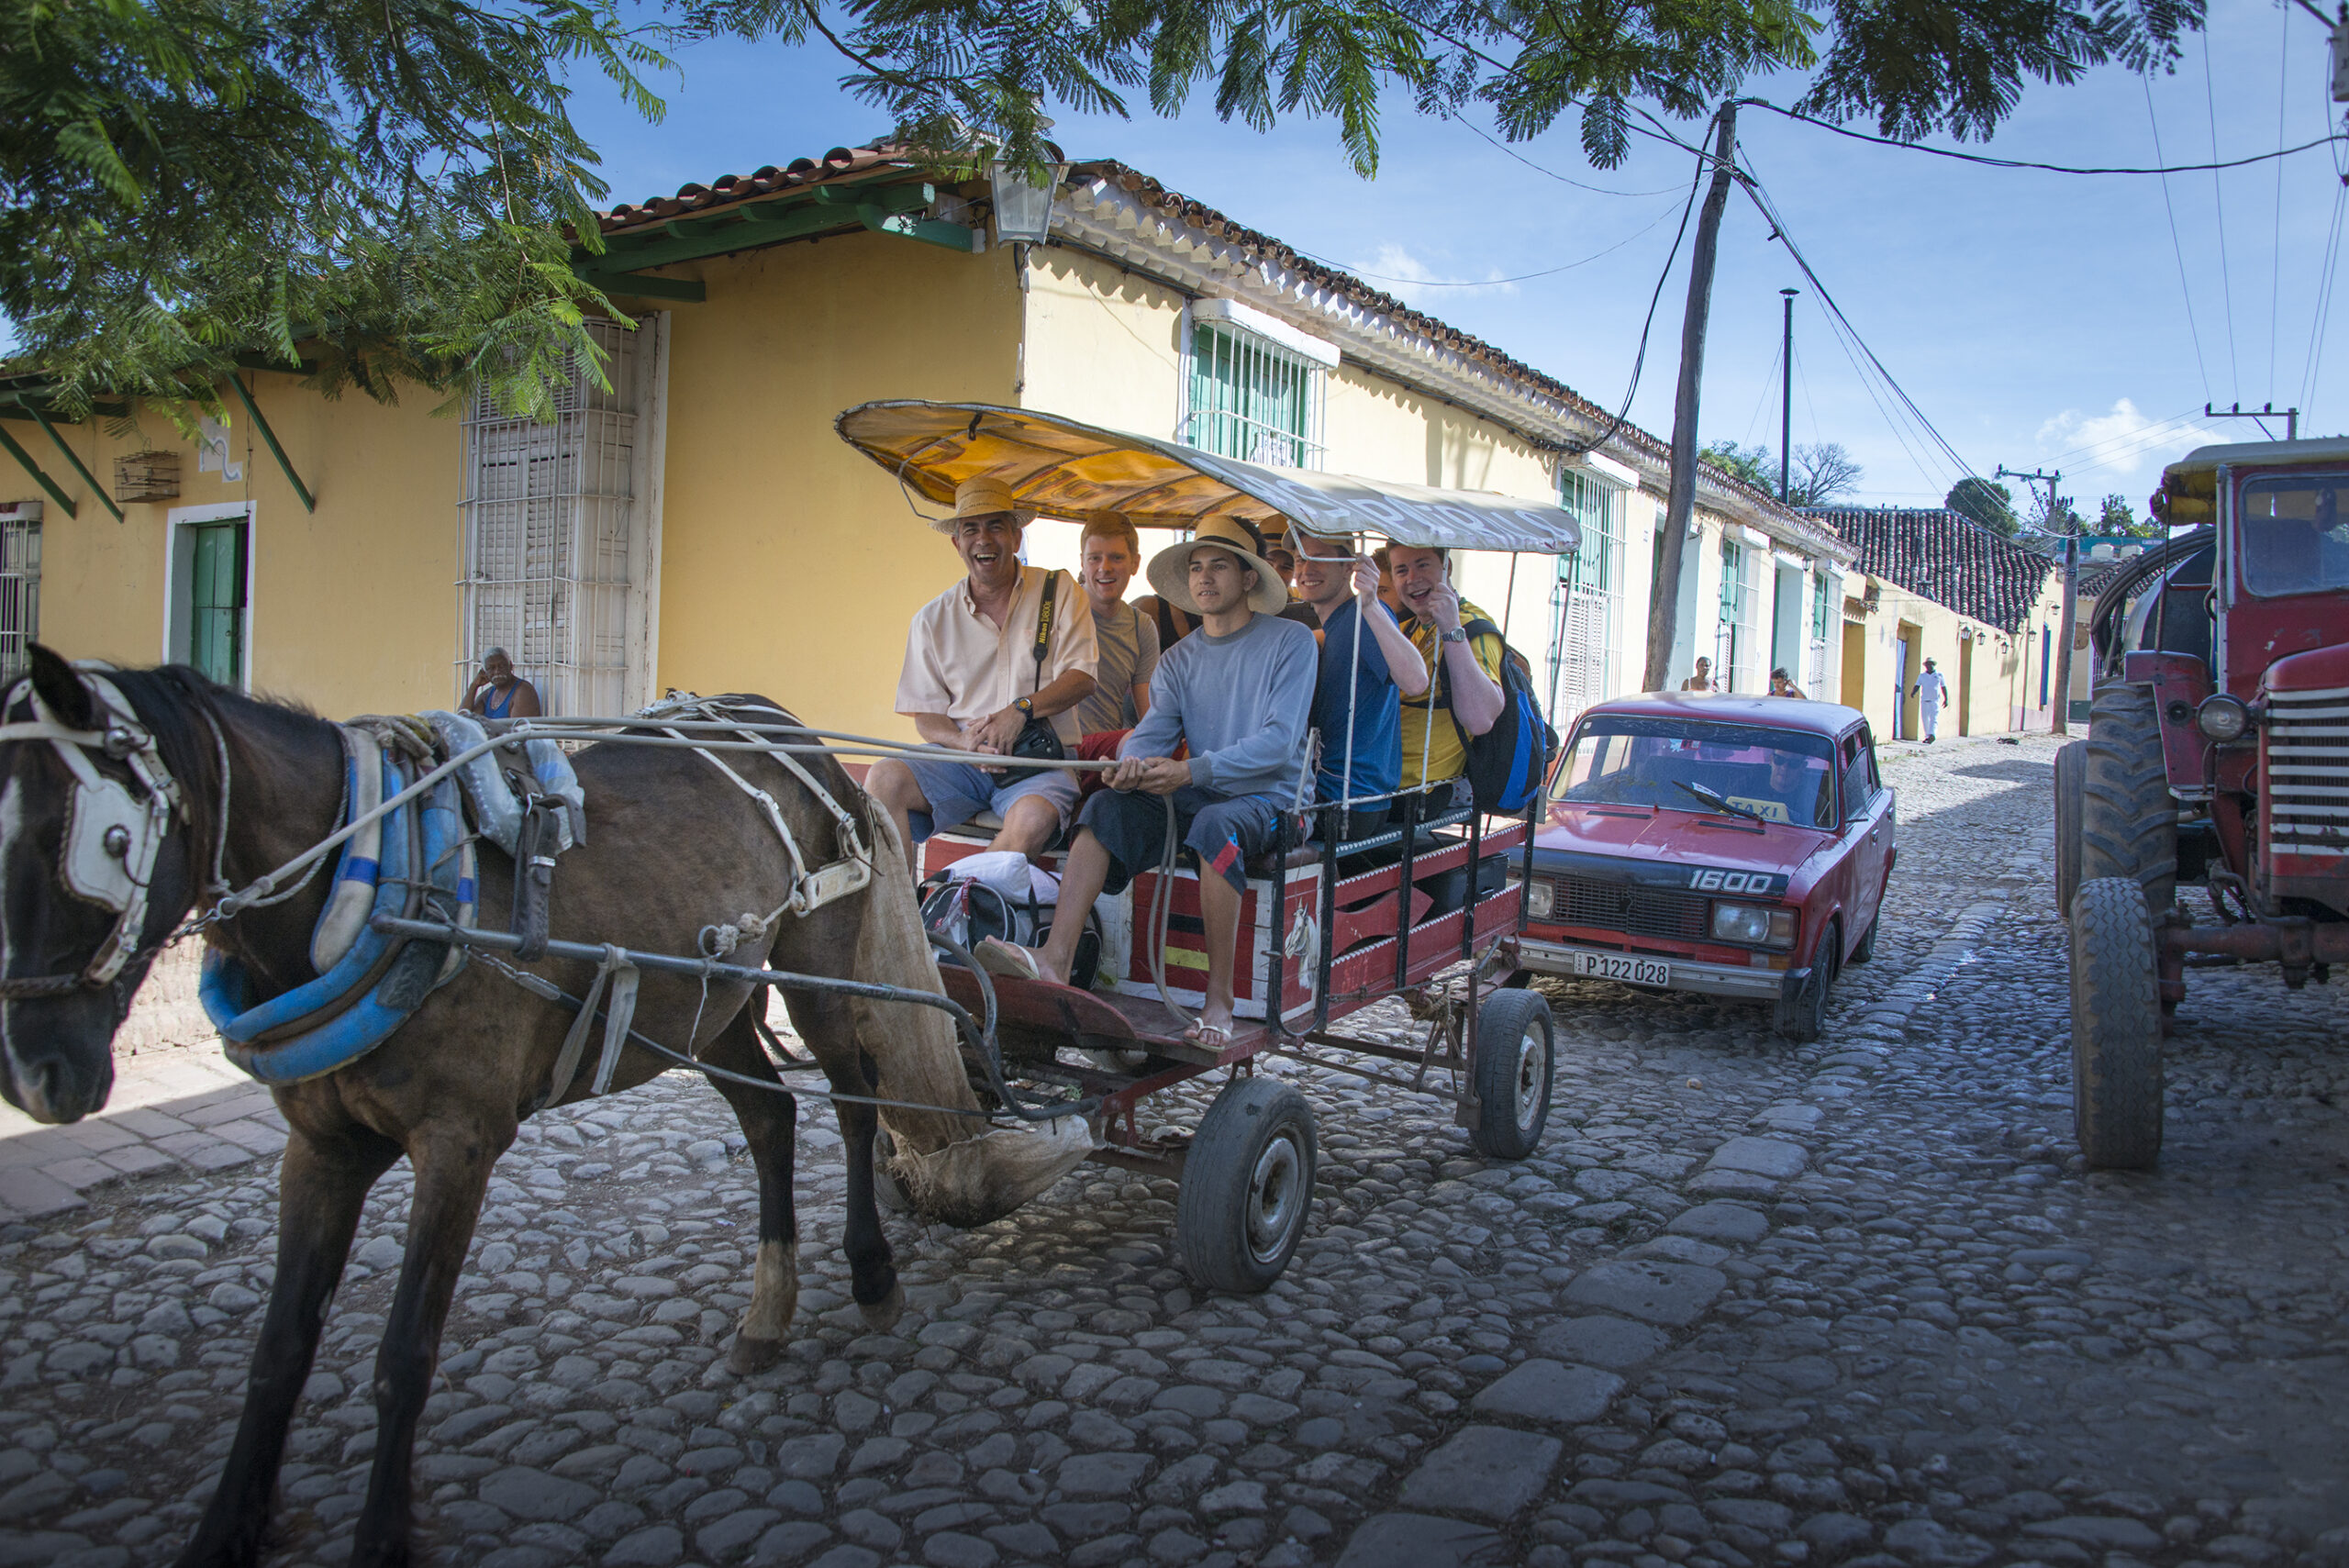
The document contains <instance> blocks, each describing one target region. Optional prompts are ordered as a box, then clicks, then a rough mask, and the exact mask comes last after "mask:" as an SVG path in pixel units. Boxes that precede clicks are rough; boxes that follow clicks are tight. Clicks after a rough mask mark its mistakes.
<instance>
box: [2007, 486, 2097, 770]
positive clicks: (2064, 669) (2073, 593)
mask: <svg viewBox="0 0 2349 1568" xmlns="http://www.w3.org/2000/svg"><path fill="white" fill-rule="evenodd" d="M1998 477H1999V478H2000V479H2020V480H2021V481H2022V482H2023V483H2024V484H2044V485H2046V486H2047V526H2048V527H2049V528H2054V526H2055V524H2056V517H2055V508H2056V506H2057V504H2058V503H2059V501H2060V499H2061V497H2059V496H2058V495H2056V494H2055V486H2056V485H2057V484H2059V483H2061V481H2062V480H2063V477H2064V471H2063V470H2062V469H2060V468H2059V469H2057V470H2056V471H2055V472H2054V473H2040V472H2039V471H2038V470H2036V469H2033V470H2032V472H2031V473H2019V472H2017V471H2016V470H2014V469H2011V468H2008V467H2007V466H2005V465H2004V464H2003V463H2002V464H2000V465H1999V468H1998ZM2079 619H2080V536H2079V534H2078V533H2077V531H2076V530H2074V529H2071V528H2065V530H2064V614H2063V617H2062V618H2061V619H2059V620H2058V621H2057V622H2056V627H2055V700H2054V702H2052V703H2050V704H2049V705H2048V714H2047V718H2048V723H2049V725H2050V726H2051V727H2052V728H2053V729H2054V733H2055V734H2058V735H2069V734H2070V733H2071V732H2072V638H2073V636H2074V634H2075V629H2076V628H2077V627H2078V625H2079Z"/></svg>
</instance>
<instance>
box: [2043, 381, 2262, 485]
mask: <svg viewBox="0 0 2349 1568" xmlns="http://www.w3.org/2000/svg"><path fill="white" fill-rule="evenodd" d="M2038 439H2039V450H2040V456H2041V459H2042V461H2043V462H2054V463H2055V464H2056V465H2057V466H2059V467H2061V468H2064V469H2066V470H2068V471H2070V472H2071V473H2080V474H2088V473H2101V474H2110V475H2114V476H2116V477H2126V476H2129V475H2132V474H2134V473H2137V472H2138V471H2139V470H2140V469H2142V468H2145V467H2147V466H2148V465H2149V464H2150V466H2151V467H2152V468H2154V470H2156V471H2158V470H2159V469H2160V468H2161V467H2163V466H2164V465H2165V464H2166V463H2168V462H2170V461H2171V460H2172V459H2174V458H2179V457H2183V456H2185V455H2186V454H2187V453H2188V451H2190V450H2193V449H2194V448H2196V447H2199V446H2202V445H2204V444H2205V443H2207V442H2210V441H2218V440H2225V439H2228V438H2226V437H2225V436H2222V435H2221V434H2219V433H2218V432H2217V431H2214V430H2211V429H2210V428H2208V427H2206V426H2204V425H2203V424H2202V422H2201V420H2200V419H2199V417H2192V416H2185V415H2181V416H2178V417H2175V418H2169V419H2150V418H2147V417H2145V415H2144V413H2143V411H2142V410H2140V409H2139V408H2138V406H2137V405H2136V404H2135V403H2133V402H2132V401H2130V400H2129V399H2128V398H2126V397H2124V398H2121V400H2120V401H2119V402H2117V403H2115V404H2114V405H2113V406H2112V409H2111V412H2110V413H2106V414H2091V415H2086V416H2083V415H2082V414H2081V413H2080V411H2079V410H2078V409H2076V408H2066V409H2065V410H2064V412H2062V413H2061V414H2058V415H2056V416H2055V417H2053V418H2051V419H2049V420H2047V421H2046V422H2045V423H2043V424H2042V425H2041V426H2040V427H2039V437H2038ZM2066 485H2067V487H2068V485H2069V474H2068V473H2067V475H2066Z"/></svg>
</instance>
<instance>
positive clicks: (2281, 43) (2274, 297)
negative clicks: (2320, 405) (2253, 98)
mask: <svg viewBox="0 0 2349 1568" xmlns="http://www.w3.org/2000/svg"><path fill="white" fill-rule="evenodd" d="M2277 14H2278V15H2279V16H2281V17H2283V26H2282V28H2280V29H2279V32H2280V37H2279V39H2278V40H2277V50H2276V55H2277V59H2276V145H2277V147H2278V148H2281V147H2282V146H2283V145H2284V106H2285V104H2286V103H2287V102H2288V100H2289V98H2290V97H2291V89H2292V8H2291V7H2290V6H2278V7H2277ZM2267 255H2268V273H2267V386H2268V390H2270V391H2271V392H2272V391H2274V390H2275V386H2276V322H2277V312H2278V311H2279V310H2280V309H2281V308H2282V303H2283V297H2284V161H2283V160H2282V159H2280V158H2279V159H2277V161H2276V232H2275V236H2274V238H2273V239H2272V240H2271V241H2270V245H2269V250H2268V253H2267Z"/></svg>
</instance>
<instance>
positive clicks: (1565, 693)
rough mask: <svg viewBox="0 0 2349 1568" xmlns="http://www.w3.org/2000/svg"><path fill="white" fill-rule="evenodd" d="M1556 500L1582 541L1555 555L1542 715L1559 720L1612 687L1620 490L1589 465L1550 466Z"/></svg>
mask: <svg viewBox="0 0 2349 1568" xmlns="http://www.w3.org/2000/svg"><path fill="white" fill-rule="evenodd" d="M1558 505H1559V506H1561V507H1563V508H1564V510H1565V511H1566V512H1567V513H1568V514H1569V515H1570V516H1572V517H1573V518H1574V519H1575V527H1576V528H1577V529H1579V530H1580V533H1581V537H1582V546H1581V548H1580V549H1579V550H1576V551H1575V553H1574V554H1572V555H1562V556H1560V557H1558V586H1557V590H1556V592H1555V595H1553V600H1552V613H1551V637H1550V712H1551V719H1550V722H1551V723H1552V724H1553V726H1555V727H1557V728H1564V726H1565V725H1566V724H1567V723H1568V722H1570V721H1571V720H1572V719H1573V718H1574V717H1575V715H1576V714H1578V713H1580V712H1582V710H1583V709H1585V708H1586V707H1588V706H1591V705H1592V704H1593V703H1598V702H1604V701H1606V700H1607V699H1608V698H1609V697H1611V696H1615V695H1619V691H1618V687H1619V684H1620V677H1621V672H1620V658H1619V656H1618V653H1617V649H1616V643H1617V642H1618V640H1619V639H1620V634H1621V629H1622V617H1623V573H1624V561H1623V510H1624V507H1623V492H1622V490H1621V489H1620V488H1619V487H1618V486H1616V485H1612V484H1607V483H1606V482H1605V481H1603V480H1600V479H1598V478H1596V477H1594V476H1593V475H1591V474H1589V473H1583V472H1581V471H1579V470H1576V469H1571V468H1564V469H1561V470H1559V472H1558Z"/></svg>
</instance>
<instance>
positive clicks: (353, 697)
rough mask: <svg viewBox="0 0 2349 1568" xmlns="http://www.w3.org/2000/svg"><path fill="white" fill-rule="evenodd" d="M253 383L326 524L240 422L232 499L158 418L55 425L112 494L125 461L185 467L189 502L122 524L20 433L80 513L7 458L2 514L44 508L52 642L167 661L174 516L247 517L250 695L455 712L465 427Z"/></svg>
mask: <svg viewBox="0 0 2349 1568" xmlns="http://www.w3.org/2000/svg"><path fill="white" fill-rule="evenodd" d="M247 382H248V384H249V385H250V384H254V383H256V382H257V383H258V384H259V385H258V398H257V400H258V402H259V403H260V405H261V409H262V415H263V416H264V417H266V418H267V419H268V420H269V423H270V426H271V428H273V429H274V430H275V431H276V432H277V437H278V439H279V440H280V441H281V442H283V443H284V447H285V451H286V456H287V457H288V458H289V459H290V460H291V461H292V462H293V464H294V467H295V472H296V473H299V474H300V475H301V476H302V479H303V482H304V483H305V484H307V485H309V487H310V489H311V492H312V494H313V495H315V496H316V497H317V503H318V508H317V512H316V513H315V514H313V513H310V512H306V511H305V510H304V509H303V506H302V504H301V502H300V501H299V500H298V499H297V498H296V497H295V493H294V490H293V488H292V486H291V485H289V484H287V483H286V481H285V479H284V475H283V474H282V473H280V472H279V470H278V467H277V464H276V462H275V461H274V460H273V458H272V457H271V456H270V453H269V450H268V449H267V447H266V446H265V445H264V444H263V443H262V439H261V438H260V436H259V434H258V433H257V432H256V431H255V430H254V429H253V428H252V423H251V421H250V419H249V418H247V417H245V414H244V411H243V409H242V407H241V406H236V407H235V408H234V416H233V422H232V423H231V425H230V427H229V432H228V437H229V447H230V451H229V457H230V460H231V461H232V462H240V463H241V464H242V465H243V472H242V475H241V478H240V479H239V481H237V482H235V483H230V482H228V481H227V480H225V479H224V478H223V475H222V473H220V472H217V471H216V472H213V473H204V472H200V470H199V467H198V462H197V452H196V449H195V444H194V443H192V442H190V441H188V440H186V439H184V438H183V437H182V436H181V435H180V434H179V432H178V430H177V429H176V428H174V427H173V425H172V423H171V421H169V420H168V419H165V418H163V417H161V416H159V415H155V414H152V413H150V414H147V415H145V416H144V417H142V418H141V420H140V424H139V429H138V430H136V431H134V432H132V433H131V434H129V435H128V436H117V435H115V434H113V433H111V432H110V431H109V430H108V429H107V428H106V423H105V422H104V421H103V420H95V421H91V422H89V423H85V424H83V425H81V426H78V427H72V428H64V427H61V428H60V434H61V435H62V436H64V438H65V439H66V440H67V441H68V442H69V443H71V445H72V448H73V450H74V451H75V453H76V454H77V455H78V456H79V457H80V458H81V459H82V461H83V463H84V464H86V465H87V466H88V467H89V469H90V470H91V472H92V473H95V474H97V475H98V476H99V478H100V479H101V480H102V481H103V482H106V484H109V485H110V484H112V483H113V479H114V464H115V460H116V458H117V457H119V456H122V455H125V454H127V453H131V452H137V451H140V450H149V449H159V450H173V451H177V452H178V453H179V454H180V495H179V497H178V498H177V499H175V500H170V501H156V502H148V503H137V504H131V505H128V506H125V507H124V508H123V510H124V513H125V516H124V517H123V520H122V521H120V522H117V521H116V520H115V518H114V516H113V514H111V513H110V512H108V511H107V510H106V507H105V506H104V505H103V504H101V503H100V502H99V500H98V499H97V497H96V496H95V495H92V494H91V493H90V491H89V487H88V486H87V485H85V484H83V483H82V481H81V480H80V478H79V476H77V475H76V474H75V473H73V471H72V466H71V465H70V464H68V463H66V462H65V461H64V460H63V458H62V457H61V456H60V454H59V453H58V451H57V450H56V449H55V448H54V447H53V446H51V445H50V443H49V441H48V439H47V438H46V437H44V436H42V435H41V434H40V432H39V428H38V427H36V426H34V425H32V424H30V423H29V422H19V421H11V422H10V425H9V431H10V433H11V434H12V435H15V436H16V437H17V440H18V442H19V444H21V445H22V446H24V448H25V450H27V451H28V452H29V453H31V454H32V455H33V457H34V458H35V460H36V461H37V462H39V463H40V465H41V467H42V469H43V470H44V471H45V472H47V473H49V475H50V478H52V479H54V480H56V481H57V482H58V483H59V484H60V485H61V486H62V487H63V488H64V489H65V491H66V493H67V494H68V495H71V496H72V498H73V500H74V502H75V504H76V506H78V508H79V515H78V516H77V517H67V516H66V515H65V513H64V511H63V509H62V508H61V507H60V506H57V505H56V504H55V503H54V502H53V501H47V497H46V496H45V495H43V494H42V492H41V490H40V489H39V486H38V485H37V484H35V483H34V482H33V480H32V478H31V476H30V475H28V474H27V473H25V472H24V471H23V470H22V469H21V468H20V467H18V466H17V464H16V462H14V461H13V460H9V459H7V458H6V457H0V501H6V500H42V501H45V502H47V505H46V506H45V508H44V515H43V518H42V527H41V535H42V538H41V592H40V627H41V639H42V640H43V641H45V642H47V643H49V644H50V645H51V646H52V647H55V648H56V649H58V650H59V651H61V652H63V653H66V654H69V655H71V656H72V657H75V658H103V659H109V660H113V661H115V662H119V663H125V664H151V663H154V662H157V661H158V660H159V659H161V657H163V655H164V652H165V650H164V647H163V639H164V625H165V576H166V562H167V559H168V555H169V535H170V532H171V529H172V522H171V519H172V517H173V514H174V513H175V512H178V513H184V512H187V511H190V510H193V509H195V508H202V507H217V506H225V505H228V504H232V503H250V506H251V507H252V514H251V523H250V528H251V534H250V546H249V548H250V555H251V570H250V581H251V590H250V606H249V617H250V618H249V620H248V633H247V635H248V639H249V647H250V671H251V684H252V685H253V687H254V689H255V690H257V691H261V692H264V693H271V694H274V695H282V696H285V697H289V698H293V699H295V700H298V701H300V702H304V703H306V704H308V705H310V706H313V707H315V708H317V710H318V711H320V712H322V713H327V714H333V715H343V714H352V713H364V712H399V711H403V710H407V709H413V708H419V707H436V706H445V705H446V704H447V703H448V702H449V701H450V700H451V692H450V681H451V661H452V659H453V658H454V648H455V640H454V639H455V629H454V628H455V615H454V612H453V607H452V597H451V595H452V593H453V590H452V589H451V583H452V582H453V580H454V579H455V577H456V575H457V570H458V568H457V532H456V516H457V511H456V507H457V498H458V483H459V477H460V473H459V470H460V462H459V452H460V450H461V446H462V431H461V429H460V428H459V426H458V424H457V422H456V420H455V419H453V418H436V417H433V413H432V410H433V408H434V407H435V406H436V405H437V402H438V399H436V398H435V397H434V396H433V395H430V394H429V393H426V392H423V391H420V390H418V389H416V388H408V389H406V395H404V396H403V397H402V398H401V400H400V401H399V402H398V403H397V404H396V405H394V406H384V405H380V404H377V403H374V402H373V401H372V400H371V399H368V398H367V397H365V396H363V395H359V394H355V393H354V394H350V395H345V396H344V397H342V398H340V399H339V400H336V401H331V402H330V401H328V400H327V399H325V398H323V397H321V396H319V395H317V393H315V392H309V391H306V390H304V389H303V388H302V386H301V384H300V382H299V380H298V378H296V377H295V376H291V375H284V374H278V373H258V374H255V373H247ZM231 403H232V406H233V403H234V400H233V398H232V399H231ZM182 591H183V592H184V589H183V590H182Z"/></svg>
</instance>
